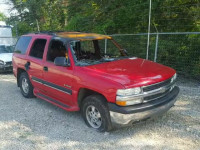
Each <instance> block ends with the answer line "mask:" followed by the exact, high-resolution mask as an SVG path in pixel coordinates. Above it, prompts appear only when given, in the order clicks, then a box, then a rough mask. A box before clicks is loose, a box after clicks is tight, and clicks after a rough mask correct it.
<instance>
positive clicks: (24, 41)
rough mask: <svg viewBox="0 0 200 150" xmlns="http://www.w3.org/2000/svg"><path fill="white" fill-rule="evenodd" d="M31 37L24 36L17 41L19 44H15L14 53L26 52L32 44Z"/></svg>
mask: <svg viewBox="0 0 200 150" xmlns="http://www.w3.org/2000/svg"><path fill="white" fill-rule="evenodd" d="M30 41H31V37H30V36H22V37H20V38H19V40H18V41H17V45H16V46H15V50H14V53H20V54H25V53H26V51H27V48H28V45H29V44H30Z"/></svg>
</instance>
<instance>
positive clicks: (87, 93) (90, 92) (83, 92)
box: [78, 88, 106, 107]
mask: <svg viewBox="0 0 200 150" xmlns="http://www.w3.org/2000/svg"><path fill="white" fill-rule="evenodd" d="M90 95H101V96H102V97H104V99H105V101H106V98H105V96H103V95H102V94H100V93H98V92H96V91H93V90H90V89H86V88H81V89H80V90H79V93H78V105H79V107H80V106H81V104H82V102H83V100H84V99H85V98H86V97H87V96H90Z"/></svg>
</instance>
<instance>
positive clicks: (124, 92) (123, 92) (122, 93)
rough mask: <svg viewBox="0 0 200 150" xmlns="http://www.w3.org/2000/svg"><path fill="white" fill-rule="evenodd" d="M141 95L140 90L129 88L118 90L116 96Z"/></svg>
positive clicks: (138, 88)
mask: <svg viewBox="0 0 200 150" xmlns="http://www.w3.org/2000/svg"><path fill="white" fill-rule="evenodd" d="M140 93H141V88H140V87H137V88H131V89H120V90H117V95H118V96H129V95H135V94H140Z"/></svg>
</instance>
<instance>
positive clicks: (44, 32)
mask: <svg viewBox="0 0 200 150" xmlns="http://www.w3.org/2000/svg"><path fill="white" fill-rule="evenodd" d="M58 32H69V31H64V30H58V31H40V32H35V34H48V35H56V33H58Z"/></svg>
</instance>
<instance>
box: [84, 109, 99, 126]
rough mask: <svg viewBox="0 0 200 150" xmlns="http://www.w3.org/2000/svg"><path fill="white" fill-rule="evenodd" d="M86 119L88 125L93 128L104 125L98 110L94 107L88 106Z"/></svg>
mask: <svg viewBox="0 0 200 150" xmlns="http://www.w3.org/2000/svg"><path fill="white" fill-rule="evenodd" d="M86 118H87V121H88V123H89V124H90V125H91V126H92V127H93V128H96V129H97V128H99V127H100V126H101V124H102V119H101V114H100V112H99V111H98V109H97V108H96V107H94V106H92V105H90V106H88V107H87V109H86Z"/></svg>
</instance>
